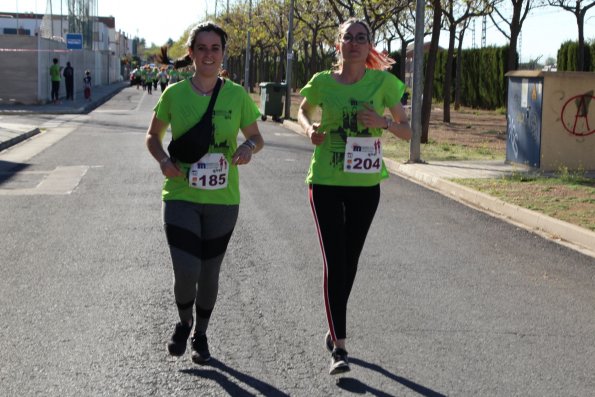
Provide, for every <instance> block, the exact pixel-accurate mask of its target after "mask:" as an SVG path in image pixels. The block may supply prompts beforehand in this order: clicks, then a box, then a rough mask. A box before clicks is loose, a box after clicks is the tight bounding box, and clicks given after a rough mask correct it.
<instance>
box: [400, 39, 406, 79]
mask: <svg viewBox="0 0 595 397" xmlns="http://www.w3.org/2000/svg"><path fill="white" fill-rule="evenodd" d="M401 61H402V62H401V64H400V65H399V78H400V79H401V81H403V82H405V73H407V42H406V41H401ZM405 83H406V82H405Z"/></svg>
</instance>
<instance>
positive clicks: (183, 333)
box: [167, 322, 192, 357]
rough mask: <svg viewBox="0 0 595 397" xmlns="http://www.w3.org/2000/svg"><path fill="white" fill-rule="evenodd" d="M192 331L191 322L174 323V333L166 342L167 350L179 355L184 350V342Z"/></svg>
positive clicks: (173, 354)
mask: <svg viewBox="0 0 595 397" xmlns="http://www.w3.org/2000/svg"><path fill="white" fill-rule="evenodd" d="M190 331H192V324H190V325H188V324H187V323H182V322H179V323H177V324H176V328H175V330H174V334H173V335H172V336H171V339H170V340H169V342H167V350H168V351H169V354H171V355H172V356H178V357H179V356H181V355H183V354H184V352H185V351H186V342H187V341H188V337H189V336H190Z"/></svg>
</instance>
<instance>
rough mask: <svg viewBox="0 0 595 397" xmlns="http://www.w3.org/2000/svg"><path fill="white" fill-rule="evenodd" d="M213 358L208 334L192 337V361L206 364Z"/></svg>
mask: <svg viewBox="0 0 595 397" xmlns="http://www.w3.org/2000/svg"><path fill="white" fill-rule="evenodd" d="M210 360H211V353H209V344H208V343H207V336H206V335H194V336H193V337H192V361H193V362H194V363H195V364H200V365H204V364H206V363H208V362H209V361H210Z"/></svg>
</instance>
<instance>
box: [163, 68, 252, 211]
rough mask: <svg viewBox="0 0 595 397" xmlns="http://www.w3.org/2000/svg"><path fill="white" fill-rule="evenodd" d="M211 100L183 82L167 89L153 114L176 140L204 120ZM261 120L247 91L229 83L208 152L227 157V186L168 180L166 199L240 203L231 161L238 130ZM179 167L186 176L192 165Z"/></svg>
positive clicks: (223, 90) (215, 116)
mask: <svg viewBox="0 0 595 397" xmlns="http://www.w3.org/2000/svg"><path fill="white" fill-rule="evenodd" d="M210 100H211V97H210V96H201V95H198V94H197V93H196V92H194V90H193V89H192V86H191V85H190V81H189V80H183V81H180V82H179V83H175V84H172V85H169V86H168V87H167V88H166V89H165V91H164V92H163V94H161V97H160V98H159V102H157V105H155V108H154V111H155V115H156V117H157V118H158V119H159V120H161V121H163V122H165V123H168V124H169V125H170V127H171V133H172V136H173V138H174V139H177V138H178V137H179V136H181V135H183V134H184V133H185V132H186V131H188V130H189V129H190V128H191V127H192V126H194V125H195V124H196V123H197V122H198V121H199V120H200V119H201V118H202V116H203V114H204V113H205V111H206V110H207V107H208V105H209V101H210ZM259 117H260V112H259V111H258V107H257V106H256V104H255V103H254V101H253V100H252V98H250V96H249V95H248V94H247V93H246V91H245V90H244V88H242V87H241V86H240V85H238V84H235V83H233V82H232V81H229V80H226V81H225V84H223V86H222V87H221V89H220V91H219V96H218V97H217V101H216V102H215V107H214V110H213V125H214V127H215V135H214V139H213V142H211V146H210V147H209V153H223V154H224V155H225V159H226V160H227V163H228V164H229V177H228V183H227V187H225V188H223V189H217V190H202V189H195V188H193V187H190V186H189V185H188V179H187V178H186V177H176V178H165V182H164V184H163V192H162V197H163V200H183V201H190V202H193V203H199V204H227V205H237V204H239V203H240V187H239V175H238V167H237V166H235V165H232V164H231V158H232V155H233V154H234V153H235V151H236V149H237V136H238V133H239V129H240V128H244V127H246V126H249V125H250V124H252V123H254V122H255V121H256V120H257V119H258V118H259ZM164 146H165V145H164ZM178 164H179V165H180V168H181V169H182V172H183V173H184V174H185V175H187V173H188V170H189V168H190V164H186V163H178Z"/></svg>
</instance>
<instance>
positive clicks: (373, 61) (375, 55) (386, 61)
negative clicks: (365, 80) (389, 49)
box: [366, 47, 396, 70]
mask: <svg viewBox="0 0 595 397" xmlns="http://www.w3.org/2000/svg"><path fill="white" fill-rule="evenodd" d="M395 63H396V61H395V60H394V59H392V58H391V57H389V56H388V54H386V53H385V52H382V53H380V52H378V51H376V49H375V48H374V47H371V48H370V53H369V54H368V57H367V58H366V67H367V68H368V69H376V70H387V69H390V68H391V66H392V65H393V64H395Z"/></svg>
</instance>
